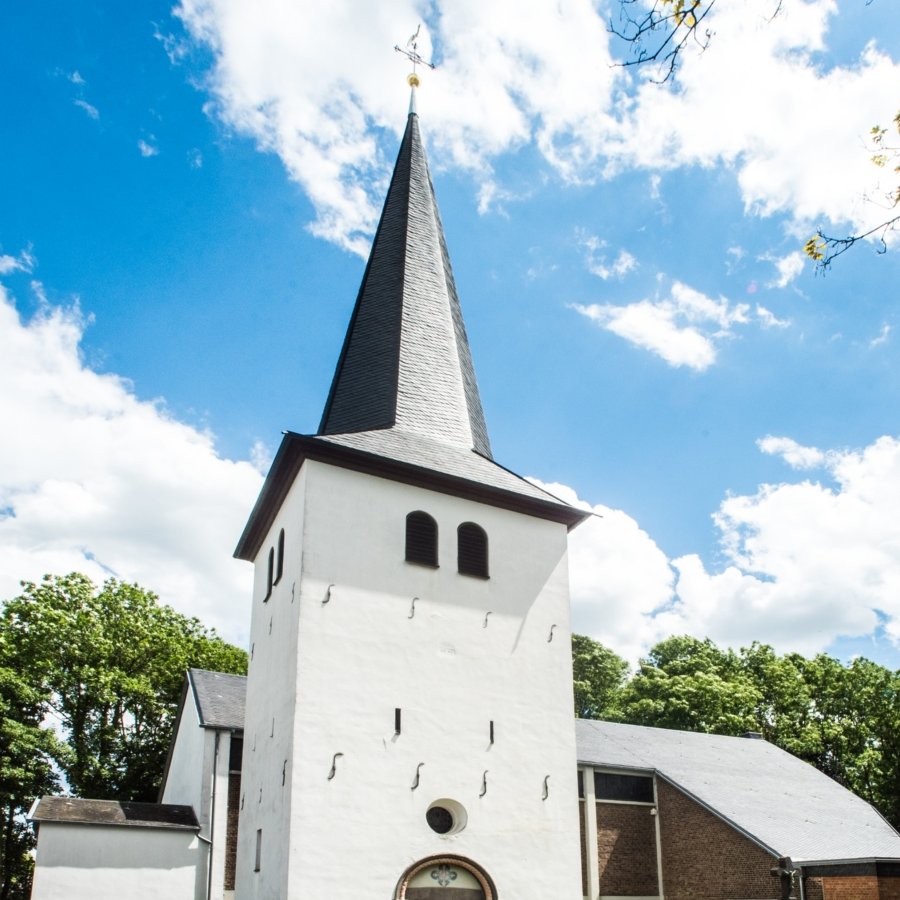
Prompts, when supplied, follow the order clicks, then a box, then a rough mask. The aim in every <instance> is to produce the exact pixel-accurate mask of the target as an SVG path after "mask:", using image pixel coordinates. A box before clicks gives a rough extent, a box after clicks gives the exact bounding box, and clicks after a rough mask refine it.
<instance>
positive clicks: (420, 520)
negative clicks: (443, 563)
mask: <svg viewBox="0 0 900 900" xmlns="http://www.w3.org/2000/svg"><path fill="white" fill-rule="evenodd" d="M406 561H407V562H413V563H420V564H421V565H423V566H437V564H438V554H437V522H435V521H434V519H432V518H431V516H429V515H428V513H426V512H421V511H418V512H411V513H410V514H409V515H408V516H407V517H406Z"/></svg>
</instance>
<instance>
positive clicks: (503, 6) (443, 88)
mask: <svg viewBox="0 0 900 900" xmlns="http://www.w3.org/2000/svg"><path fill="white" fill-rule="evenodd" d="M177 14H178V15H179V16H180V17H181V19H182V21H183V22H184V24H185V27H186V28H187V30H188V32H189V33H190V34H191V35H192V36H193V38H194V39H195V40H196V41H200V42H202V43H203V44H205V45H206V46H208V47H209V48H211V50H212V51H213V53H214V56H215V66H214V69H213V71H212V72H211V74H210V77H209V81H208V89H209V90H210V92H211V93H212V95H213V96H214V98H215V103H214V106H213V109H214V110H215V113H216V114H217V115H218V116H219V117H220V118H221V119H222V120H223V121H224V122H225V123H226V124H227V125H228V126H229V127H231V128H234V129H236V130H237V131H239V132H241V133H243V134H247V135H250V136H251V137H253V138H254V139H255V140H256V141H257V143H258V144H259V146H260V148H261V149H263V150H265V151H269V152H274V153H277V154H278V155H279V157H280V158H281V160H282V162H283V163H284V165H285V167H286V169H287V171H288V172H289V174H290V175H291V177H292V178H293V179H295V180H296V181H297V182H298V184H300V185H301V187H302V188H303V190H304V191H305V192H306V194H307V195H308V196H309V198H310V199H311V201H312V203H313V205H314V207H315V209H316V221H315V222H314V223H313V225H312V226H311V227H312V231H313V232H314V233H315V234H317V235H319V236H321V237H324V238H326V239H328V240H332V241H335V242H337V243H339V244H341V245H342V246H344V247H346V248H348V249H350V250H353V251H354V252H357V253H365V252H366V249H367V247H368V238H369V235H370V234H371V232H372V230H373V228H374V224H375V220H376V217H377V214H378V209H379V208H380V205H381V204H380V200H381V198H382V197H383V193H384V182H385V179H386V177H387V174H388V171H389V167H390V162H391V161H392V159H393V156H394V154H395V153H396V139H395V138H390V139H388V140H385V135H384V133H383V132H384V131H385V130H386V131H387V132H388V134H391V133H393V134H396V133H397V130H398V128H399V127H402V125H403V122H402V121H401V119H402V117H401V115H400V110H402V109H404V107H405V104H406V97H407V95H408V88H407V87H406V85H405V83H404V77H403V76H404V74H405V71H406V68H405V67H406V65H407V64H406V62H405V61H404V60H403V59H402V58H401V57H399V55H398V54H391V53H386V52H385V49H386V48H389V47H391V46H393V45H394V44H396V43H398V42H400V43H402V42H403V39H404V38H405V36H406V35H408V34H409V33H410V30H411V25H410V23H416V22H423V23H425V24H423V27H422V33H421V35H420V38H419V52H420V53H421V54H422V55H423V56H424V57H425V58H430V57H431V56H432V55H433V46H432V33H433V37H434V43H435V44H437V46H439V49H440V58H439V60H438V61H439V62H440V66H439V68H438V70H437V71H436V72H426V73H424V75H423V80H424V84H423V88H422V97H421V98H420V108H425V107H426V106H427V120H428V129H427V131H428V136H429V138H430V139H431V141H432V142H433V145H434V148H433V149H434V151H435V152H434V153H433V154H432V162H433V163H437V164H438V165H441V164H452V165H455V166H457V167H461V168H463V169H466V170H467V171H469V172H470V173H471V174H472V176H473V177H474V178H475V179H476V181H477V182H478V184H479V192H480V194H481V197H482V205H484V204H485V203H489V200H490V198H491V197H496V196H497V191H498V187H497V186H496V185H494V178H493V173H492V170H491V165H490V160H491V159H492V158H493V157H495V156H497V155H499V154H501V153H504V152H507V151H510V150H514V149H517V148H519V147H521V146H522V145H524V144H527V143H529V142H534V143H535V144H536V145H537V147H538V148H539V149H540V151H541V152H542V153H543V155H544V156H545V158H547V159H548V160H550V161H551V163H552V165H553V166H555V167H556V168H557V169H558V171H560V172H561V173H563V174H564V175H565V177H568V178H572V179H576V180H577V179H579V178H582V177H584V176H585V174H586V169H585V163H586V162H587V158H586V155H585V149H586V147H587V146H588V145H589V144H591V143H596V142H597V141H598V140H599V139H600V137H601V135H602V134H603V133H604V132H605V130H606V117H607V112H606V111H607V110H608V108H609V106H610V96H611V91H610V85H611V84H612V83H613V82H614V81H616V80H617V79H620V78H621V77H622V76H621V73H620V71H619V70H617V69H614V68H611V67H610V65H609V62H610V57H609V54H608V51H607V43H608V37H607V34H606V23H605V20H604V18H603V17H602V16H601V15H599V14H598V12H597V11H596V9H595V7H594V5H593V4H592V3H591V2H590V0H563V2H561V3H558V4H547V3H543V2H540V0H525V2H524V3H523V2H521V0H495V2H492V3H490V4H485V3H481V2H480V0H458V2H455V3H453V4H445V5H442V6H440V7H432V6H431V5H430V4H428V3H425V2H424V0H386V2H384V3H375V4H363V5H360V4H355V5H354V4H350V5H348V4H324V3H320V4H302V5H298V4H293V5H292V4H288V3H284V2H281V0H258V2H256V3H254V4H252V5H248V4H246V3H245V2H243V0H182V2H181V4H180V6H179V7H178V9H177ZM329 36H331V37H329ZM333 36H338V37H337V40H338V42H339V45H340V50H339V54H338V56H339V59H338V60H336V57H335V44H334V41H333V40H332V37H333ZM560 48H565V52H560ZM562 85H573V86H577V89H568V90H567V89H561V86H562Z"/></svg>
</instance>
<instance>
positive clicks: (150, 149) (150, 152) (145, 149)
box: [137, 135, 159, 158]
mask: <svg viewBox="0 0 900 900" xmlns="http://www.w3.org/2000/svg"><path fill="white" fill-rule="evenodd" d="M150 140H151V141H152V140H153V137H152V135H151V137H150ZM137 146H138V150H140V152H141V156H143V157H145V158H147V157H150V156H158V155H159V147H157V146H155V145H154V144H150V143H148V142H147V141H145V140H144V139H143V138H141V140H139V141H138V143H137Z"/></svg>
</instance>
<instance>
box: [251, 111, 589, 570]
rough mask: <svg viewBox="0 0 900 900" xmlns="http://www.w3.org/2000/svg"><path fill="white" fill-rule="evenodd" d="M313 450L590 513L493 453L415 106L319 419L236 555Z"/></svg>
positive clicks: (259, 536) (531, 508)
mask: <svg viewBox="0 0 900 900" xmlns="http://www.w3.org/2000/svg"><path fill="white" fill-rule="evenodd" d="M308 458H317V459H323V460H327V461H328V462H331V463H333V464H336V465H340V466H344V467H347V468H355V469H358V470H360V471H366V472H371V473H373V474H379V475H382V476H383V477H387V478H392V479H394V480H400V481H407V482H409V483H413V484H423V485H424V486H427V487H429V488H432V489H434V490H439V491H442V492H444V493H450V494H456V495H459V496H465V497H470V498H474V499H480V500H481V501H482V502H485V503H490V504H493V505H498V506H503V507H506V508H510V509H516V510H518V511H520V512H525V513H528V514H530V515H535V516H539V517H541V518H548V519H551V520H555V521H559V522H564V523H565V524H566V525H567V526H568V527H569V528H572V527H574V526H575V525H577V524H578V523H579V522H581V521H583V520H584V519H585V518H586V517H587V515H588V513H585V512H583V511H582V510H579V509H576V508H575V507H572V506H569V505H568V504H567V503H564V502H563V501H561V500H559V499H558V498H557V497H554V496H553V495H552V494H550V493H548V492H547V491H544V490H542V489H541V488H539V487H537V486H536V485H533V484H531V482H529V481H526V480H525V479H524V478H522V477H520V476H519V475H516V474H515V473H513V472H511V471H509V470H508V469H505V468H503V467H502V466H500V465H498V464H497V463H495V462H494V460H493V457H492V455H491V446H490V440H489V438H488V432H487V425H486V423H485V419H484V411H483V410H482V406H481V398H480V396H479V393H478V383H477V381H476V379H475V369H474V367H473V365H472V354H471V351H470V349H469V342H468V338H467V337H466V329H465V325H464V323H463V317H462V311H461V308H460V303H459V297H458V296H457V293H456V284H455V282H454V279H453V271H452V269H451V266H450V256H449V254H448V252H447V244H446V241H445V239H444V230H443V227H442V225H441V219H440V214H439V213H438V207H437V201H436V200H435V196H434V188H433V186H432V183H431V176H430V174H429V171H428V160H427V159H426V156H425V149H424V146H423V144H422V138H421V135H420V133H419V123H418V115H417V114H416V113H415V111H414V109H413V110H411V112H410V114H409V118H408V120H407V124H406V131H405V133H404V135H403V140H402V142H401V145H400V152H399V154H398V156H397V162H396V165H395V167H394V173H393V176H392V178H391V183H390V187H389V189H388V193H387V198H386V200H385V204H384V209H383V210H382V213H381V220H380V221H379V224H378V229H377V231H376V233H375V240H374V242H373V244H372V250H371V253H370V255H369V261H368V264H367V265H366V270H365V274H364V275H363V280H362V285H361V286H360V289H359V294H358V295H357V299H356V305H355V307H354V310H353V314H352V317H351V319H350V324H349V327H348V329H347V334H346V337H345V339H344V345H343V349H342V350H341V354H340V357H339V359H338V363H337V368H336V370H335V374H334V379H333V381H332V385H331V390H330V392H329V395H328V399H327V401H326V403H325V411H324V413H323V415H322V421H321V424H320V426H319V431H318V433H317V434H316V435H299V434H294V433H292V432H288V433H286V434H285V436H284V439H283V440H282V443H281V447H280V448H279V451H278V454H277V455H276V457H275V460H274V462H273V464H272V468H271V469H270V471H269V475H268V476H267V478H266V483H265V485H264V486H263V489H262V492H261V493H260V496H259V499H258V501H257V503H256V506H255V507H254V509H253V512H252V513H251V515H250V519H249V521H248V523H247V526H246V528H245V529H244V533H243V535H242V536H241V539H240V541H239V543H238V546H237V549H236V550H235V556H237V557H238V558H240V559H246V560H253V559H254V558H255V556H256V553H257V552H258V550H259V547H260V546H261V545H262V541H263V540H264V538H265V535H266V533H267V531H268V529H269V527H270V526H271V523H272V521H273V520H274V517H275V515H276V514H277V512H278V509H279V507H280V504H281V502H282V501H283V499H284V497H285V495H286V494H287V490H288V489H289V488H290V485H291V483H292V482H293V479H294V477H295V476H296V474H297V472H298V471H299V468H300V465H302V463H303V460H304V459H308ZM376 470H377V471H376Z"/></svg>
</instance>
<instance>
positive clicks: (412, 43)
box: [394, 22, 434, 87]
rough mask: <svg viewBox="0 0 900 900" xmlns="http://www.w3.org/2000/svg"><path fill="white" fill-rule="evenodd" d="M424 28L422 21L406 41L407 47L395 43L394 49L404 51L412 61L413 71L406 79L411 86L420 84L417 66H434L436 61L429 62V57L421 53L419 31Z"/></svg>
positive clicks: (431, 67)
mask: <svg viewBox="0 0 900 900" xmlns="http://www.w3.org/2000/svg"><path fill="white" fill-rule="evenodd" d="M421 30H422V23H421V22H420V23H419V26H418V28H416V33H415V34H414V35H413V36H412V37H411V38H410V39H409V40H408V41H407V42H406V49H405V50H404V49H403V48H402V47H398V46H397V45H396V44H395V45H394V49H395V50H396V51H397V52H398V53H402V54H403V55H404V56H405V57H406V58H407V59H408V60H409V61H410V62H411V63H412V67H413V70H412V73H411V74H410V76H409V77H408V78H407V79H406V80H407V81H408V82H409V84H410V87H417V86H418V84H419V76H418V75H417V74H416V66H418V65H420V64H421V65H423V66H428V68H429V69H433V68H434V63H430V62H428V60H427V59H423V58H422V57H421V56H420V55H419V32H420V31H421Z"/></svg>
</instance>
